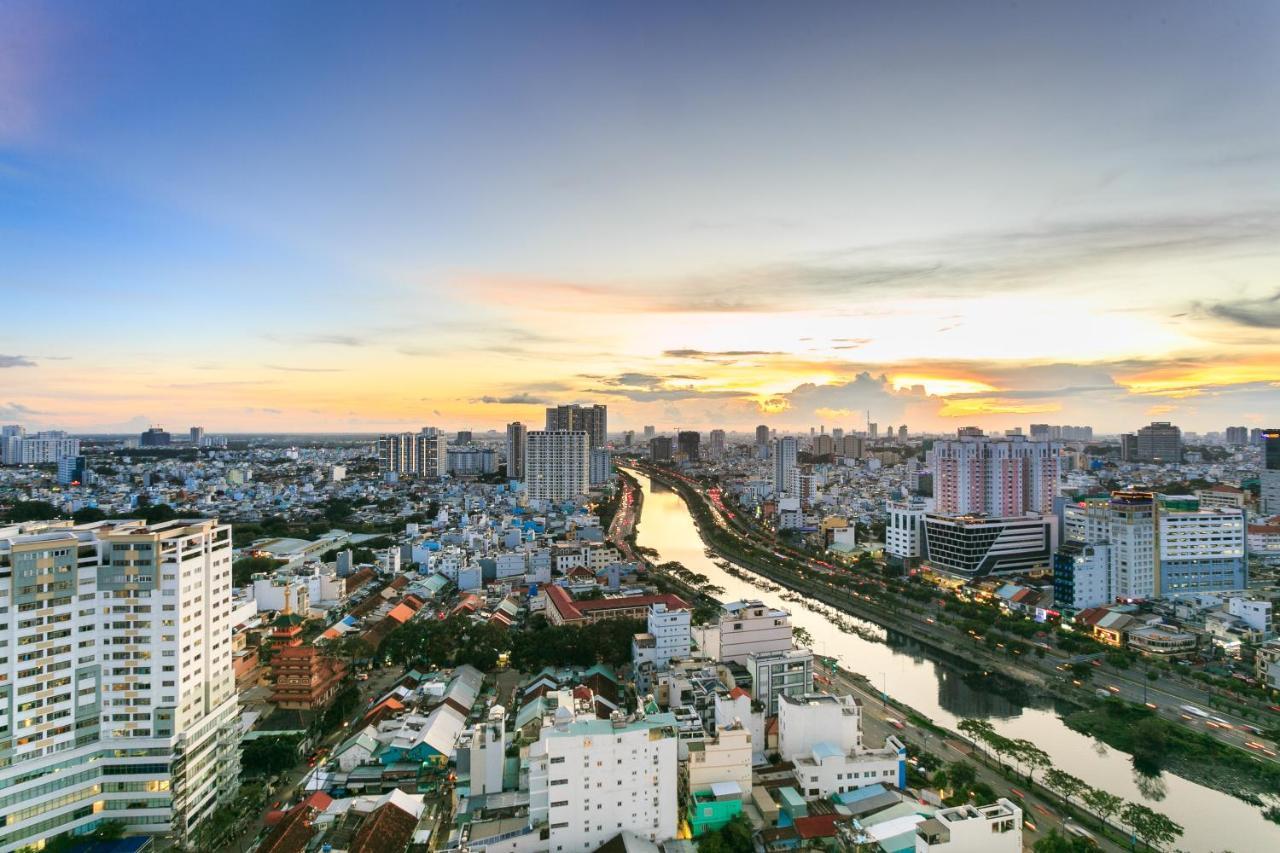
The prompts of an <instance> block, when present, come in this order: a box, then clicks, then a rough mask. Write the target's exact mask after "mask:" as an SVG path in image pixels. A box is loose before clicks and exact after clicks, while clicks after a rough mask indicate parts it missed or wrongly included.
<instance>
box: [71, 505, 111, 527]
mask: <svg viewBox="0 0 1280 853" xmlns="http://www.w3.org/2000/svg"><path fill="white" fill-rule="evenodd" d="M106 517H107V514H106V513H105V512H103V511H102V510H100V509H98V508H97V507H96V506H85V507H81V508H80V509H78V510H76V511H75V512H73V513H71V518H72V519H73V520H74V521H75V523H76V524H91V523H93V522H95V521H102V519H104V518H106Z"/></svg>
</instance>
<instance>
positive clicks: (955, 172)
mask: <svg viewBox="0 0 1280 853" xmlns="http://www.w3.org/2000/svg"><path fill="white" fill-rule="evenodd" d="M1278 202H1280V6H1277V5H1276V4H1274V3H1267V2H1258V3H1232V4H1229V5H1226V6H1222V5H1217V4H1204V3H1130V4H1115V3H1088V2H1086V3H1070V4H1065V3H1064V4H1055V5H1054V6H1052V7H1050V4H1039V3H1023V4H1016V3H966V4H956V3H893V4H888V3H875V4H873V3H832V4H822V3H807V4H772V3H770V4H764V3H762V4H743V3H732V4H715V3H703V4H674V3H672V4H662V3H658V4H631V5H622V4H598V3H595V4H593V3H579V4H573V3H539V4H495V3H405V4H347V3H343V4H338V3H271V4H261V3H221V4H180V5H179V4H168V3H113V4H102V3H80V4H77V3H63V4H48V3H21V2H18V3H7V4H5V5H4V6H3V7H0V297H3V300H4V304H5V305H6V306H7V307H8V308H9V309H10V316H11V317H17V318H20V322H18V323H12V322H11V323H9V324H6V329H5V332H4V333H3V336H2V337H0V365H5V364H11V365H12V366H11V367H0V419H7V420H17V421H21V422H26V423H28V424H29V425H36V426H45V425H48V426H66V427H68V428H72V429H85V430H89V429H114V428H122V429H123V428H129V429H132V428H134V427H135V426H137V425H139V424H145V423H149V422H162V423H166V424H168V425H170V426H173V427H174V428H178V427H180V426H181V425H183V424H185V423H187V422H195V421H200V422H203V423H205V425H206V426H207V427H209V428H211V429H226V430H232V429H235V430H240V429H261V430H267V429H317V430H339V429H381V428H384V427H391V426H398V425H408V424H420V423H432V422H433V423H439V424H441V425H444V426H454V427H463V426H475V427H487V426H491V425H496V424H500V423H503V422H505V421H507V420H512V419H519V418H523V419H527V420H535V421H536V420H537V410H538V407H539V406H540V405H542V404H543V403H546V402H555V401H568V400H586V399H604V400H605V401H607V402H609V403H610V404H611V406H612V407H613V408H614V409H615V411H616V412H617V414H616V415H615V417H614V422H615V423H619V424H628V423H630V424H633V425H639V424H641V423H658V424H660V425H664V426H675V425H686V426H700V427H709V426H716V425H724V426H730V427H735V426H749V425H752V424H754V423H756V422H758V421H760V420H762V419H763V420H765V421H767V422H771V423H775V424H777V425H779V426H783V427H787V426H795V427H807V426H809V425H811V424H818V423H825V424H828V425H831V426H839V425H846V426H848V425H854V424H856V423H858V422H860V420H861V417H862V416H861V415H860V414H859V413H861V412H862V411H864V410H865V409H867V408H872V409H873V417H876V418H877V419H878V420H880V421H881V422H882V423H885V422H887V421H889V420H890V419H892V420H893V421H901V420H908V421H910V423H911V424H912V426H913V427H914V426H916V425H918V426H919V427H920V428H929V429H945V428H951V427H954V426H956V425H960V423H961V422H970V421H973V422H978V423H982V424H984V425H988V426H992V427H1001V426H1009V425H1016V424H1025V423H1026V422H1027V421H1029V420H1037V421H1040V420H1047V421H1051V422H1064V423H1093V424H1094V425H1095V426H1097V427H1099V428H1101V429H1117V430H1118V429H1129V428H1132V427H1134V426H1136V425H1137V424H1140V423H1142V422H1144V421H1145V420H1148V419H1150V417H1154V416H1159V417H1161V418H1166V417H1168V418H1172V419H1174V420H1178V421H1180V422H1182V423H1184V425H1186V426H1187V427H1189V428H1193V429H1219V428H1221V427H1223V426H1226V425H1227V423H1237V422H1239V423H1251V424H1254V425H1262V424H1263V422H1265V421H1267V420H1268V419H1271V420H1274V419H1275V418H1276V417H1277V416H1280V411H1278V410H1280V405H1277V397H1278V396H1280V395H1278V394H1277V391H1278V390H1280V389H1278V388H1277V386H1276V385H1275V384H1274V381H1275V379H1276V372H1275V370H1274V369H1273V368H1274V365H1275V364H1276V363H1278V361H1280V359H1278V358H1277V357H1278V356H1280V298H1278V297H1280V276H1277V272H1280V263H1278V262H1277V261H1278V258H1277V246H1280V240H1277V239H1276V238H1277V236H1280V234H1277V230H1278V229H1277V225H1278V224H1280V205H1278ZM691 353H692V354H691ZM488 401H509V402H488ZM846 421H848V423H845V422H846Z"/></svg>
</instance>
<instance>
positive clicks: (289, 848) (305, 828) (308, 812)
mask: <svg viewBox="0 0 1280 853" xmlns="http://www.w3.org/2000/svg"><path fill="white" fill-rule="evenodd" d="M315 811H316V810H315V809H313V808H311V806H309V805H307V804H306V803H305V802H302V803H299V804H298V805H296V806H294V807H293V808H291V809H289V811H288V812H287V813H286V814H285V816H284V817H282V818H281V819H280V822H279V823H277V824H276V825H275V826H274V827H272V829H271V832H269V833H267V837H266V838H264V839H263V841H262V843H261V844H259V845H258V853H302V851H303V850H305V849H306V848H307V842H308V841H310V840H311V817H312V815H313V814H315Z"/></svg>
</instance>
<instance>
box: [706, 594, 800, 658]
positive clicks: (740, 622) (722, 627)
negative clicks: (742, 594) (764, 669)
mask: <svg viewBox="0 0 1280 853" xmlns="http://www.w3.org/2000/svg"><path fill="white" fill-rule="evenodd" d="M695 633H696V637H695V639H697V641H698V648H700V649H702V651H703V653H704V654H706V656H707V657H709V658H711V659H712V660H717V661H720V662H721V663H746V662H747V656H748V655H752V654H763V653H765V652H784V651H786V650H788V649H790V648H791V647H792V645H793V644H792V641H791V614H790V613H788V612H787V611H785V610H782V609H780V608H777V607H770V606H769V605H767V604H765V603H764V602H762V601H731V602H729V603H727V604H725V605H724V606H723V607H722V608H721V610H720V615H719V617H718V618H717V619H716V620H715V621H714V622H712V623H710V624H709V625H704V626H700V627H698V628H697V629H696V632H695Z"/></svg>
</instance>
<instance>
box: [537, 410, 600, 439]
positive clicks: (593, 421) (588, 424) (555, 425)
mask: <svg viewBox="0 0 1280 853" xmlns="http://www.w3.org/2000/svg"><path fill="white" fill-rule="evenodd" d="M562 430H564V431H569V432H576V431H579V430H581V431H583V432H585V433H586V434H587V435H588V436H589V437H590V439H591V446H592V447H604V446H605V445H606V444H608V443H609V435H608V433H609V407H608V406H602V405H599V404H596V405H594V406H579V405H577V404H574V405H572V406H551V407H549V408H548V409H547V429H546V431H547V432H558V431H562Z"/></svg>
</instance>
